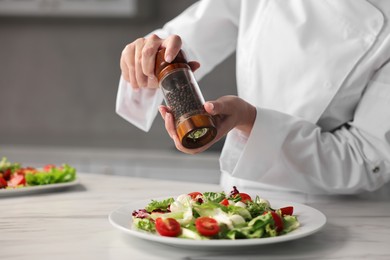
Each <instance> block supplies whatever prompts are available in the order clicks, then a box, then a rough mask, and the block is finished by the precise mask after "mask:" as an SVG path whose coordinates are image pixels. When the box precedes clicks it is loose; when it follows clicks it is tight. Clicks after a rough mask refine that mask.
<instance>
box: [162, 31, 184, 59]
mask: <svg viewBox="0 0 390 260" xmlns="http://www.w3.org/2000/svg"><path fill="white" fill-rule="evenodd" d="M181 46H182V41H181V38H180V36H178V35H171V36H169V37H168V38H167V39H166V40H164V41H163V43H162V47H165V57H164V59H165V61H166V62H172V61H173V60H174V58H175V57H176V56H177V54H178V53H179V51H180V49H181Z"/></svg>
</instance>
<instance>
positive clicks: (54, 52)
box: [0, 0, 236, 150]
mask: <svg viewBox="0 0 390 260" xmlns="http://www.w3.org/2000/svg"><path fill="white" fill-rule="evenodd" d="M194 2H195V1H190V0H158V1H144V0H143V1H139V3H140V8H141V10H142V12H143V14H142V15H141V16H139V17H136V18H83V17H78V18H58V17H46V18H44V17H40V18H39V17H12V16H10V17H0V148H1V146H4V145H6V146H7V147H10V146H11V147H17V146H30V147H31V146H32V147H34V146H40V147H42V146H47V147H65V148H73V147H87V148H94V149H96V148H125V149H144V148H145V149H154V150H167V149H174V147H173V145H172V143H171V141H170V139H169V138H168V136H167V134H166V132H165V128H164V127H163V121H162V120H161V118H160V117H159V116H158V117H157V119H156V121H155V123H154V125H153V127H152V129H151V131H150V132H149V133H144V132H142V131H141V130H139V129H137V128H136V127H134V126H132V125H131V124H129V123H127V122H126V121H124V120H123V119H122V118H120V117H119V116H118V115H116V113H115V99H116V93H117V87H118V79H119V76H120V69H119V58H120V54H121V51H122V49H123V47H124V46H125V45H126V44H127V43H129V42H131V41H133V40H135V39H136V38H138V37H141V36H143V35H145V34H147V33H149V32H150V31H151V30H153V29H155V28H157V27H161V26H162V25H163V24H164V23H165V22H167V21H168V20H170V19H171V18H173V17H175V16H176V15H177V14H179V13H180V12H181V11H183V10H184V9H186V8H187V7H188V6H189V5H191V4H192V3H194ZM233 56H234V55H233ZM233 56H232V57H230V58H229V59H228V60H227V61H226V62H224V63H223V64H221V65H220V66H218V67H217V68H216V69H215V71H214V72H213V73H211V74H209V75H208V76H207V77H205V78H204V79H203V80H201V81H200V85H201V87H202V91H203V94H204V96H205V99H206V100H211V99H215V98H217V97H219V96H222V95H227V94H235V93H236V92H235V77H234V66H235V65H234V57H233ZM221 145H222V144H221V143H219V144H217V145H215V147H214V148H213V149H214V150H219V149H220V147H221Z"/></svg>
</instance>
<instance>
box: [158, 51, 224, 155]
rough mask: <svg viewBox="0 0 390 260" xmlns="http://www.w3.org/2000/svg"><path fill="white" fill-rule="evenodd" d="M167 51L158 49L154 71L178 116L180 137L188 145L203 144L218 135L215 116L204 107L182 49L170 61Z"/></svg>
mask: <svg viewBox="0 0 390 260" xmlns="http://www.w3.org/2000/svg"><path fill="white" fill-rule="evenodd" d="M164 55H165V48H163V49H160V50H159V51H158V52H157V55H156V65H155V74H156V76H157V79H158V83H159V87H160V88H161V90H162V92H163V95H164V100H165V103H166V105H167V106H168V107H169V108H170V110H171V112H172V114H173V116H174V118H175V124H176V132H177V134H178V136H179V140H180V142H181V143H182V145H183V146H184V147H186V148H189V149H194V148H199V147H202V146H204V145H206V144H207V143H209V142H211V141H212V140H213V139H214V138H215V136H216V135H217V129H216V127H215V125H214V120H213V118H212V116H211V115H210V114H208V113H207V112H206V111H205V109H204V107H203V104H204V102H205V101H204V98H203V95H202V93H201V91H200V88H199V85H198V83H197V81H196V80H195V76H194V73H193V72H192V70H191V68H190V66H189V65H188V62H187V59H186V57H185V56H184V53H183V51H181V50H180V52H179V53H178V54H177V56H176V58H175V59H174V60H173V61H172V62H171V63H168V62H166V61H165V59H164Z"/></svg>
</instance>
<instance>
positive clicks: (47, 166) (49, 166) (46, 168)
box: [43, 164, 56, 172]
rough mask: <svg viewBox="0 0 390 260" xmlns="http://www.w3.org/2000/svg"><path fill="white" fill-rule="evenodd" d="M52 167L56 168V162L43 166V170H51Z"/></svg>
mask: <svg viewBox="0 0 390 260" xmlns="http://www.w3.org/2000/svg"><path fill="white" fill-rule="evenodd" d="M52 168H56V166H55V165H54V164H46V165H45V166H44V167H43V171H45V172H49V171H50V170H51V169H52Z"/></svg>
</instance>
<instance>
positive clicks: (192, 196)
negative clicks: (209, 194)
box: [188, 191, 203, 200]
mask: <svg viewBox="0 0 390 260" xmlns="http://www.w3.org/2000/svg"><path fill="white" fill-rule="evenodd" d="M188 195H190V196H191V198H192V199H193V200H196V198H197V197H198V196H199V197H201V196H203V194H202V193H200V192H198V191H194V192H191V193H188Z"/></svg>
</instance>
